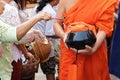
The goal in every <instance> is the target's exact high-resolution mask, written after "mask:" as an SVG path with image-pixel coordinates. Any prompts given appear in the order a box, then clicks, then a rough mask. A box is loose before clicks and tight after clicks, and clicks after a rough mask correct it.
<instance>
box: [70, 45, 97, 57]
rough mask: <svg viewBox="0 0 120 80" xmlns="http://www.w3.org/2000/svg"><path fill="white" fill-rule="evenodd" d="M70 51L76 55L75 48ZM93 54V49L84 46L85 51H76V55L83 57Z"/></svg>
mask: <svg viewBox="0 0 120 80" xmlns="http://www.w3.org/2000/svg"><path fill="white" fill-rule="evenodd" d="M70 49H71V50H72V51H74V52H75V53H77V49H75V48H70ZM94 52H95V50H94V48H92V47H90V46H88V45H85V49H81V50H78V54H83V55H92V54H93V53H94Z"/></svg>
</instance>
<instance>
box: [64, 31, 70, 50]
mask: <svg viewBox="0 0 120 80" xmlns="http://www.w3.org/2000/svg"><path fill="white" fill-rule="evenodd" d="M70 32H71V30H69V31H68V32H66V33H64V38H63V41H64V43H65V46H66V48H68V46H67V44H66V42H65V41H66V39H67V36H68V33H70ZM68 49H69V48H68Z"/></svg>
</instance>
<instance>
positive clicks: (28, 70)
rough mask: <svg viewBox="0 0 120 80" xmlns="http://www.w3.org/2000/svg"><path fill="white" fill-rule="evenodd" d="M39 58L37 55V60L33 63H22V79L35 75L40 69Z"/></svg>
mask: <svg viewBox="0 0 120 80" xmlns="http://www.w3.org/2000/svg"><path fill="white" fill-rule="evenodd" d="M39 62H40V60H39V58H38V57H37V56H35V61H34V62H33V63H25V64H23V65H22V73H21V79H29V78H32V77H34V75H35V72H37V71H38V66H39Z"/></svg>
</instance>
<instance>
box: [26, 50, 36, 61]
mask: <svg viewBox="0 0 120 80" xmlns="http://www.w3.org/2000/svg"><path fill="white" fill-rule="evenodd" d="M25 57H26V58H28V60H29V62H28V63H32V62H33V61H34V60H35V58H34V56H33V55H32V53H30V52H27V53H26V55H25Z"/></svg>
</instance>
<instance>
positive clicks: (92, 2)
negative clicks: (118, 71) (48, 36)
mask: <svg viewBox="0 0 120 80" xmlns="http://www.w3.org/2000/svg"><path fill="white" fill-rule="evenodd" d="M115 2H116V1H115V0H60V2H59V5H58V12H57V16H56V17H57V18H63V17H65V19H64V20H58V19H56V21H55V23H54V30H55V33H56V35H58V36H59V37H60V38H61V42H60V51H61V56H60V73H59V80H110V76H109V70H108V59H107V50H106V49H107V48H106V37H107V36H110V35H111V33H112V31H113V23H114V18H113V13H114V7H115ZM73 23H82V25H91V26H89V27H88V28H90V29H91V30H92V31H93V32H94V33H95V34H96V38H97V40H96V43H95V44H94V46H93V47H90V46H88V45H86V46H85V49H82V50H78V56H77V63H76V64H77V70H76V73H74V72H72V71H71V70H72V69H69V66H70V65H72V64H73V63H74V61H75V60H76V50H75V49H69V48H67V47H66V44H65V42H64V41H65V39H66V36H67V34H68V32H69V31H75V30H79V28H78V29H75V28H77V27H76V26H73V27H71V28H69V26H70V25H71V24H73ZM72 29H74V30H72ZM69 74H72V75H71V76H70V75H69ZM75 75H77V77H76V78H74V79H72V77H73V76H75Z"/></svg>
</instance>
